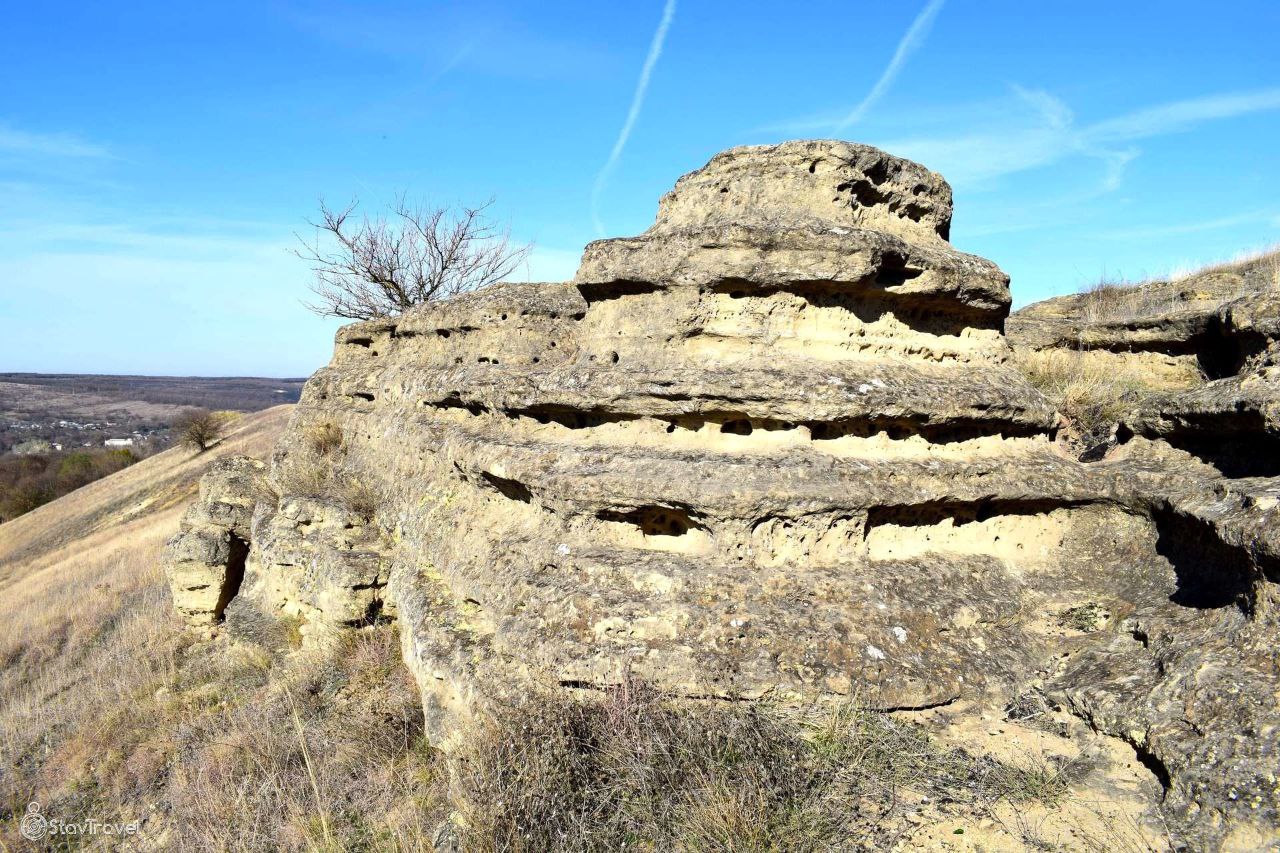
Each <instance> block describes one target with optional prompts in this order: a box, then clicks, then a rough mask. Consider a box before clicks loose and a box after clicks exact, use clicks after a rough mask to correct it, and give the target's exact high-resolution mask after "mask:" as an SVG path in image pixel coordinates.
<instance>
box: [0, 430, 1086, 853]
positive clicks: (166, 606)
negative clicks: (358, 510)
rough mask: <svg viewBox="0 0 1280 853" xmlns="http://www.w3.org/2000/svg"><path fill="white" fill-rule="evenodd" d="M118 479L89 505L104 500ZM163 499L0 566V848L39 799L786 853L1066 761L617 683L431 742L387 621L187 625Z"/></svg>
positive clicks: (157, 465)
mask: <svg viewBox="0 0 1280 853" xmlns="http://www.w3.org/2000/svg"><path fill="white" fill-rule="evenodd" d="M273 417H274V418H275V420H276V421H277V422H281V423H282V422H283V418H282V417H281V416H280V415H279V414H276V415H274V416H273ZM246 420H247V419H246ZM243 440H244V439H243V438H242V437H241V434H240V433H233V434H231V435H229V436H228V438H227V440H226V441H225V442H224V445H222V446H219V447H218V448H216V449H215V450H214V451H212V452H211V453H209V454H205V455H203V456H201V457H191V456H190V455H189V454H182V453H170V454H162V455H161V456H159V457H155V458H153V459H149V460H144V461H143V462H142V463H139V465H138V466H135V467H134V468H131V469H129V470H128V471H126V472H122V473H121V474H120V475H116V476H118V477H124V478H136V477H139V476H142V475H143V474H146V473H147V472H149V471H150V472H154V476H156V477H157V478H158V479H157V482H158V483H163V482H167V480H165V479H164V478H166V477H169V476H171V475H170V474H168V473H167V468H165V466H175V465H176V466H179V467H182V468H184V469H185V468H186V467H189V466H191V465H193V464H194V462H195V460H196V459H200V460H201V461H202V462H204V463H205V464H207V463H208V462H210V461H212V460H211V459H210V457H212V456H214V455H215V454H221V453H224V452H227V448H228V447H231V448H232V449H234V450H237V451H243V450H244V449H255V448H242V447H238V446H237V442H240V441H243ZM256 452H259V453H261V452H262V451H261V450H260V449H257V450H256ZM110 479H111V478H108V480H106V481H99V483H96V484H92V485H91V486H89V487H86V488H87V489H90V490H93V491H92V492H86V495H84V496H82V497H83V498H84V499H88V498H91V497H93V496H94V495H97V496H98V497H99V498H102V499H105V498H107V497H110V495H109V490H108V486H110V485H111V484H110V482H109V481H110ZM165 488H169V487H168V486H165ZM112 500H114V499H112ZM134 502H135V500H134V499H131V500H130V505H132V504H133V503H134ZM110 505H114V503H111V504H110ZM69 506H70V505H69V504H66V505H61V506H50V507H44V508H42V509H41V510H38V511H37V513H36V515H39V516H41V517H40V518H35V517H33V518H32V519H31V523H30V524H25V522H26V520H25V519H19V520H18V521H17V522H14V523H13V524H16V525H19V526H18V527H11V526H10V525H4V527H0V543H3V541H4V539H5V535H6V534H7V533H8V531H25V534H24V535H29V536H39V535H40V532H41V531H42V530H44V529H47V528H48V526H49V524H50V523H51V519H52V515H53V514H56V513H61V514H64V515H65V514H67V513H68V512H69ZM158 507H159V508H158V509H156V510H154V511H151V512H148V513H144V514H135V515H126V516H122V517H120V518H117V519H116V520H115V523H114V524H112V525H110V526H107V527H102V528H99V529H97V531H96V532H94V533H91V534H88V535H87V538H83V539H78V540H75V541H71V542H68V543H66V544H65V545H63V546H62V547H61V548H58V549H55V550H52V551H42V552H40V553H39V554H38V556H37V557H35V558H32V559H22V560H17V561H14V560H10V561H9V562H8V565H7V572H6V573H4V574H3V575H2V576H0V624H4V625H5V627H6V630H5V632H4V633H3V636H0V847H5V848H11V849H23V847H22V844H23V843H24V842H22V841H21V839H20V838H19V836H18V833H17V821H18V820H19V819H20V817H21V815H22V813H23V810H24V809H25V807H26V804H27V803H28V802H31V801H36V802H39V803H41V804H42V806H43V811H44V813H45V814H46V815H49V816H54V817H58V818H60V819H63V820H68V821H76V820H82V819H85V818H89V817H92V818H96V819H101V820H112V821H122V822H128V821H132V820H135V819H139V820H141V821H142V832H143V839H142V843H141V845H140V846H142V847H144V848H154V849H181V850H191V851H203V850H210V851H212V850H244V851H259V850H260V851H275V850H299V851H301V850H307V851H337V850H370V851H373V850H378V851H380V850H431V849H435V843H436V837H437V828H438V827H440V826H441V825H442V824H444V825H446V826H449V827H452V829H451V830H450V831H451V832H453V833H455V834H456V835H458V836H459V840H460V842H461V843H462V845H463V846H462V848H461V849H464V850H478V851H485V850H491V851H517V850H518V851H541V850H549V849H556V850H616V849H653V850H665V849H683V850H693V851H711V850H717V851H718V850H735V851H782V850H786V851H792V850H800V851H803V850H830V849H876V848H883V847H886V846H892V845H893V844H895V843H898V842H902V843H905V844H908V845H910V843H911V842H910V839H911V838H913V836H912V832H913V831H915V824H913V823H912V822H911V821H910V820H908V819H907V818H908V817H909V816H910V815H912V814H914V813H915V811H916V810H920V809H921V804H922V803H927V804H928V807H929V808H930V809H933V810H937V811H940V812H941V813H943V814H945V815H949V816H954V819H955V820H956V821H959V820H961V819H965V820H970V821H972V819H973V818H975V816H983V815H986V814H988V813H991V814H995V813H996V812H997V811H998V810H999V809H1001V808H1008V807H1012V806H1011V804H1016V806H1017V809H1018V810H1019V811H1022V810H1029V813H1036V814H1039V813H1041V812H1042V811H1043V810H1044V809H1045V808H1050V809H1052V808H1054V807H1055V806H1056V805H1057V804H1059V803H1061V802H1064V801H1065V800H1066V799H1067V798H1068V797H1069V794H1068V788H1069V784H1070V783H1071V781H1072V779H1073V778H1074V772H1075V769H1074V767H1073V766H1072V765H1065V764H1060V763H1056V762H1055V761H1054V760H1052V759H1044V758H1041V759H1030V758H1029V759H1028V760H1026V761H1025V762H1024V761H1023V760H1022V759H1018V760H1016V761H1010V760H1005V761H1000V760H996V759H995V758H993V757H990V756H988V755H982V754H976V753H972V752H968V751H965V750H962V749H959V748H956V747H954V746H947V745H944V744H943V743H942V742H940V741H938V740H936V739H934V738H933V737H932V736H931V735H930V734H929V732H928V731H926V730H925V729H924V728H923V727H921V726H918V725H916V724H914V723H912V722H909V721H906V720H903V719H900V718H898V717H896V716H894V715H888V714H882V713H875V712H872V711H869V710H867V709H866V708H865V707H863V705H862V703H860V702H857V701H853V702H850V703H848V704H845V705H841V706H839V707H834V708H807V709H794V708H793V709H787V708H784V707H781V706H771V705H767V704H761V703H747V702H707V703H700V704H693V705H691V704H689V703H687V702H685V703H681V704H680V705H678V706H677V705H676V704H675V703H673V702H672V701H670V699H669V698H668V697H664V696H662V695H660V694H657V693H655V692H653V691H651V690H649V689H647V688H645V686H644V685H642V684H640V683H637V682H634V681H628V682H626V683H624V684H623V685H622V686H620V687H617V688H614V689H612V690H609V691H605V692H603V693H597V692H586V693H584V694H583V695H581V696H571V695H565V694H564V693H556V694H555V695H550V696H545V695H544V696H529V697H527V698H526V699H525V701H523V702H520V703H518V704H515V705H513V706H511V707H508V708H505V709H500V710H499V711H498V712H497V713H496V715H495V716H494V717H493V718H491V719H486V720H484V721H482V722H479V723H477V724H476V726H475V728H474V729H473V730H472V731H470V732H469V733H468V736H466V737H464V738H463V739H461V741H460V745H459V748H458V750H457V751H456V752H454V753H452V754H451V755H447V756H446V755H443V754H441V753H439V752H437V751H435V750H433V749H432V748H430V747H429V746H428V745H427V744H426V742H425V740H424V738H423V730H424V721H423V718H422V712H421V704H420V699H419V694H418V691H417V688H416V685H415V684H414V683H413V680H412V678H411V677H410V675H409V673H408V672H407V670H406V668H405V667H404V666H403V664H402V663H401V660H400V649H399V642H398V636H397V629H396V627H395V626H394V625H377V626H373V627H371V628H369V629H367V630H363V631H359V632H352V633H351V634H349V635H347V636H346V637H345V638H344V639H343V640H342V642H341V643H339V644H338V645H336V646H335V647H333V648H331V649H328V650H327V651H310V650H299V649H298V643H296V642H293V643H289V644H284V646H283V647H282V650H281V651H274V650H268V649H266V648H263V647H260V646H257V645H255V644H253V643H252V642H248V641H245V640H238V639H236V638H235V637H234V636H232V635H231V634H224V635H223V636H222V637H220V638H218V639H216V640H212V641H211V640H208V639H205V638H203V637H201V636H199V635H196V634H192V633H189V632H187V631H186V630H185V629H184V628H183V627H182V625H181V623H180V621H179V620H178V618H177V617H176V615H175V614H174V613H173V610H172V606H171V602H170V599H169V595H168V592H167V589H166V586H165V582H164V578H163V575H162V572H161V570H160V563H159V561H160V556H161V549H162V547H163V542H164V539H165V538H166V537H167V536H168V535H169V534H170V533H171V532H172V531H173V529H174V528H175V527H176V524H177V517H178V514H179V513H180V511H181V508H182V506H181V504H180V503H173V502H160V503H159V504H158ZM78 511H79V512H80V514H81V516H84V517H91V516H93V515H95V514H96V512H97V511H96V510H93V509H92V508H91V507H82V508H81V509H80V510H78ZM78 517H79V516H78ZM9 538H10V540H11V539H12V536H10V537H9ZM4 544H5V546H6V547H7V548H8V549H9V550H8V551H7V552H6V551H4V549H3V548H0V553H3V554H12V553H24V552H25V550H26V549H24V547H23V546H22V545H21V543H14V542H12V541H9V542H7V543H4ZM451 813H452V815H453V820H452V821H449V822H448V823H447V824H446V819H447V818H449V817H450V815H451ZM1006 814H1007V813H1006ZM1002 819H1003V818H1001V817H1000V816H999V815H996V817H995V818H994V820H995V821H996V822H997V823H999V822H1000V821H1001V820H1002ZM969 825H972V823H970V824H969ZM946 831H947V832H948V833H949V832H951V829H950V828H948V829H947V830H946ZM1099 849H1101V848H1099Z"/></svg>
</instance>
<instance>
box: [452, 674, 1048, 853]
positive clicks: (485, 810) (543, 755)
mask: <svg viewBox="0 0 1280 853" xmlns="http://www.w3.org/2000/svg"><path fill="white" fill-rule="evenodd" d="M449 768H450V780H451V794H452V796H453V799H454V802H455V804H456V805H457V807H458V809H459V823H460V824H461V829H460V836H461V840H462V841H463V847H464V849H466V850H475V851H526V850H527V851H533V850H566V851H588V850H621V849H641V850H672V849H681V850H691V851H719V850H734V851H816V850H833V849H848V848H849V845H850V843H851V840H852V839H855V838H862V839H864V840H866V839H879V840H881V841H885V842H887V841H889V840H890V839H893V838H894V837H896V836H897V835H899V834H900V833H902V832H904V831H905V830H906V829H907V827H906V825H904V822H903V816H904V812H905V810H906V808H907V805H908V804H909V803H912V802H918V801H919V799H920V798H921V797H924V798H927V799H932V800H933V801H934V802H941V803H946V804H949V805H950V806H953V807H955V808H957V809H959V810H962V811H966V812H969V813H972V812H973V811H975V810H979V811H980V810H982V809H984V808H986V807H988V806H990V805H991V804H993V803H996V802H998V801H1001V800H1012V801H1014V802H1025V801H1028V800H1039V801H1041V802H1047V803H1054V802H1056V801H1058V800H1059V799H1060V798H1061V797H1062V796H1063V795H1064V794H1065V792H1066V789H1067V786H1066V780H1065V776H1064V775H1063V774H1062V773H1061V772H1060V771H1059V770H1058V769H1057V768H1052V767H1047V766H1046V767H1038V766H1037V767H1014V766H1012V765H1009V764H1004V763H1001V762H998V761H994V760H992V759H990V758H977V757H973V756H971V755H968V754H966V753H965V752H963V751H961V750H958V749H947V748H944V747H941V746H939V745H938V744H936V743H935V742H933V741H932V740H931V739H930V738H929V736H928V735H927V734H926V733H925V732H924V731H923V730H922V729H920V728H918V727H916V726H914V725H912V724H909V723H904V722H901V721H898V720H895V719H894V718H892V717H891V716H888V715H885V714H878V713H872V712H869V711H865V710H863V709H861V708H860V707H859V706H858V705H857V704H855V703H851V704H848V705H845V706H842V707H840V708H837V709H834V710H814V709H808V710H794V709H793V710H784V709H781V708H774V707H770V706H767V705H761V704H759V703H706V704H701V705H693V706H690V705H689V704H688V703H684V704H682V705H681V706H679V707H677V706H675V705H673V704H671V703H670V702H668V701H667V700H665V699H664V698H663V697H662V696H660V695H658V694H656V693H652V692H649V691H646V690H645V689H644V688H643V687H642V686H640V685H636V684H629V685H624V686H623V687H620V688H617V689H614V690H611V691H608V692H607V693H606V694H605V695H604V697H603V698H601V699H598V700H597V699H590V700H585V701H582V700H574V699H572V698H566V697H563V696H561V697H535V698H531V699H528V700H526V701H524V702H522V703H521V704H519V705H516V706H514V707H510V708H507V709H505V710H503V711H501V712H499V713H498V714H497V715H496V717H495V718H493V719H490V720H487V721H485V722H482V723H480V724H479V726H478V729H477V730H476V731H474V732H472V733H471V736H470V737H469V738H468V739H467V740H466V741H465V742H464V746H463V748H462V749H461V750H460V751H459V752H458V753H457V754H456V755H453V756H452V757H451V758H450V761H449Z"/></svg>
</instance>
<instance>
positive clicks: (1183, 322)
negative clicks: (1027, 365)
mask: <svg viewBox="0 0 1280 853" xmlns="http://www.w3.org/2000/svg"><path fill="white" fill-rule="evenodd" d="M1277 269H1280V255H1278V254H1270V255H1263V256H1261V257H1257V258H1253V259H1251V260H1247V261H1242V262H1240V263H1236V264H1228V265H1224V266H1220V267H1214V268H1212V269H1208V270H1205V271H1203V272H1200V273H1196V274H1194V275H1190V276H1187V277H1185V278H1179V279H1175V280H1172V281H1155V282H1150V283H1148V284H1143V285H1140V286H1137V287H1112V288H1100V289H1096V290H1093V291H1088V292H1084V293H1073V294H1069V295H1067V296H1059V297H1056V298H1053V299H1046V300H1044V301H1043V302H1036V303H1034V304H1032V305H1028V306H1027V307H1025V308H1022V309H1019V310H1018V311H1016V312H1014V313H1013V314H1012V315H1011V316H1010V317H1009V320H1008V323H1007V324H1006V327H1005V328H1006V332H1007V334H1008V336H1009V342H1010V344H1012V345H1013V347H1014V348H1016V349H1026V350H1046V349H1069V350H1077V351H1080V350H1083V351H1097V352H1107V353H1111V354H1113V355H1114V356H1115V357H1116V359H1117V361H1118V362H1139V363H1141V364H1142V365H1143V366H1144V367H1146V368H1148V369H1150V370H1154V371H1158V370H1160V369H1161V366H1162V365H1164V366H1165V367H1166V368H1169V369H1176V368H1177V367H1180V366H1186V365H1190V366H1193V367H1194V368H1195V369H1198V370H1199V371H1201V372H1202V373H1203V374H1204V375H1205V376H1206V377H1207V378H1209V379H1218V378H1222V377H1226V376H1231V375H1234V374H1236V373H1238V372H1239V371H1240V370H1241V369H1242V367H1243V366H1244V364H1245V362H1246V361H1247V360H1248V359H1249V358H1250V357H1253V356H1256V355H1257V354H1258V353H1259V352H1261V351H1262V350H1263V349H1265V348H1266V346H1267V342H1268V341H1269V340H1274V339H1275V338H1276V337H1278V336H1280V334H1278V332H1280V280H1278V279H1277V276H1278V275H1280V273H1277Z"/></svg>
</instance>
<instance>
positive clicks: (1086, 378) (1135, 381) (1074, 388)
mask: <svg viewBox="0 0 1280 853" xmlns="http://www.w3.org/2000/svg"><path fill="white" fill-rule="evenodd" d="M1016 361H1017V365H1018V367H1019V369H1020V370H1021V371H1022V372H1023V374H1024V375H1025V376H1026V377H1027V379H1028V380H1029V381H1030V382H1031V384H1032V385H1034V386H1035V387H1036V388H1037V389H1039V391H1040V392H1041V393H1042V394H1044V395H1045V396H1046V397H1048V398H1049V400H1050V401H1051V402H1052V403H1053V404H1054V406H1055V407H1056V408H1057V409H1058V411H1059V412H1061V413H1062V414H1064V415H1066V417H1067V418H1068V419H1070V420H1071V421H1072V423H1074V424H1076V426H1077V427H1079V429H1080V430H1081V431H1082V432H1083V433H1085V434H1088V435H1095V434H1097V433H1098V432H1099V431H1102V430H1104V429H1105V428H1107V427H1109V426H1110V425H1111V424H1113V423H1115V422H1116V421H1118V420H1119V419H1120V418H1121V417H1122V416H1123V415H1124V414H1125V413H1126V412H1128V411H1129V410H1130V409H1132V408H1133V407H1134V405H1136V404H1137V403H1138V402H1139V401H1140V400H1141V399H1142V398H1143V397H1145V396H1149V395H1150V394H1152V393H1154V392H1155V389H1152V388H1151V387H1150V385H1149V380H1148V379H1147V378H1146V377H1145V376H1144V375H1143V374H1142V373H1141V372H1139V371H1138V370H1136V369H1134V368H1133V367H1129V366H1125V365H1123V364H1120V363H1118V362H1117V361H1116V360H1115V359H1112V358H1109V357H1108V354H1106V353H1093V352H1074V351H1068V350H1044V351H1041V352H1020V353H1018V354H1017V359H1016Z"/></svg>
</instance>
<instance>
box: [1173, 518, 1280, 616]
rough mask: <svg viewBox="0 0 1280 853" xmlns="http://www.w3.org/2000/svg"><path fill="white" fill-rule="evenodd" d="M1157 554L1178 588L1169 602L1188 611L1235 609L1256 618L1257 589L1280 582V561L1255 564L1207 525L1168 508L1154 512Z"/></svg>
mask: <svg viewBox="0 0 1280 853" xmlns="http://www.w3.org/2000/svg"><path fill="white" fill-rule="evenodd" d="M1154 518H1155V522H1156V552H1157V553H1158V554H1160V556H1162V557H1164V558H1165V559H1166V560H1168V561H1169V564H1170V565H1171V566H1172V567H1173V573H1174V576H1175V577H1176V579H1177V589H1175V590H1174V593H1173V595H1171V596H1169V600H1170V601H1172V602H1173V603H1175V604H1180V605H1182V606H1183V607H1194V608H1196V609H1200V610H1216V609H1219V608H1223V607H1232V606H1234V607H1236V608H1238V609H1239V610H1240V612H1241V613H1243V614H1244V615H1245V616H1252V615H1253V612H1254V608H1255V606H1256V604H1257V589H1256V587H1257V585H1258V584H1259V583H1262V582H1271V583H1280V562H1276V561H1272V562H1270V563H1267V562H1261V563H1259V562H1255V560H1254V558H1253V557H1251V556H1250V554H1249V552H1248V551H1247V550H1246V549H1244V548H1241V547H1239V546H1236V545H1231V544H1228V543H1227V542H1224V541H1223V540H1222V539H1221V538H1219V536H1218V535H1217V533H1216V532H1215V531H1214V529H1213V526H1212V525H1210V524H1209V523H1208V522H1206V521H1203V520H1201V519H1199V518H1196V517H1194V516H1190V515H1184V514H1182V513H1179V512H1175V511H1174V510H1172V509H1169V508H1164V509H1162V510H1159V511H1157V512H1156V513H1155V516H1154Z"/></svg>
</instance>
